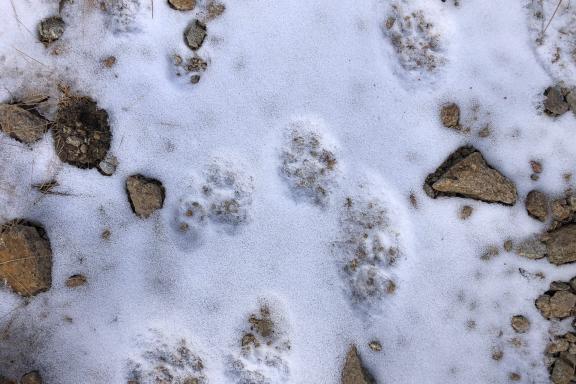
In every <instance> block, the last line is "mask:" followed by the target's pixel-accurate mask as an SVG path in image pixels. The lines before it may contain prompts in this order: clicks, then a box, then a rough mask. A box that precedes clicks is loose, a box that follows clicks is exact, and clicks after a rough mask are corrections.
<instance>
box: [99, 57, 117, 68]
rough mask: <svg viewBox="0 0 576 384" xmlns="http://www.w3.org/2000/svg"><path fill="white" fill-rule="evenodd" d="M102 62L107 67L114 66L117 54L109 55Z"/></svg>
mask: <svg viewBox="0 0 576 384" xmlns="http://www.w3.org/2000/svg"><path fill="white" fill-rule="evenodd" d="M102 64H103V65H104V66H105V67H106V68H112V67H113V66H114V65H115V64H116V56H108V57H106V58H105V59H104V60H102Z"/></svg>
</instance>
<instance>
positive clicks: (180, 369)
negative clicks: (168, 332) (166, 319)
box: [128, 331, 208, 384]
mask: <svg viewBox="0 0 576 384" xmlns="http://www.w3.org/2000/svg"><path fill="white" fill-rule="evenodd" d="M153 334H154V337H153V340H152V341H147V342H145V343H143V345H142V348H143V349H144V351H143V352H142V354H141V355H140V356H137V357H134V358H132V359H130V360H129V361H128V384H159V383H161V384H206V383H208V380H207V378H206V376H205V375H204V362H203V361H202V359H201V358H200V357H199V356H198V355H196V354H195V353H193V352H192V350H191V349H190V348H189V346H188V344H187V342H186V340H185V339H180V340H178V341H177V342H175V343H168V342H167V341H166V338H165V337H164V336H163V335H162V334H161V333H159V332H157V331H153Z"/></svg>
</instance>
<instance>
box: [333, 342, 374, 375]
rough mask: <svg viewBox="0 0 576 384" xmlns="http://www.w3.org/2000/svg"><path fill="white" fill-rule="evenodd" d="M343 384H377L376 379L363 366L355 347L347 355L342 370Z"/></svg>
mask: <svg viewBox="0 0 576 384" xmlns="http://www.w3.org/2000/svg"><path fill="white" fill-rule="evenodd" d="M341 384H375V381H374V379H373V378H372V376H371V375H370V374H369V373H368V371H367V370H366V368H364V366H363V365H362V360H360V356H359V355H358V350H357V349H356V346H355V345H352V346H351V347H350V349H349V350H348V354H347V355H346V361H345V362H344V368H343V369H342V380H341Z"/></svg>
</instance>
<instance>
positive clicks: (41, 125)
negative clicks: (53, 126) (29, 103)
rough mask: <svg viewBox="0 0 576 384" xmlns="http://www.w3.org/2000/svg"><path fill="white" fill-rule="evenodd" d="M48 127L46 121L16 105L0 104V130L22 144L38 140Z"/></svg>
mask: <svg viewBox="0 0 576 384" xmlns="http://www.w3.org/2000/svg"><path fill="white" fill-rule="evenodd" d="M48 125H49V122H48V120H46V119H44V118H42V117H40V116H39V115H37V114H35V113H33V112H30V111H27V110H26V109H24V108H21V107H19V106H18V105H12V104H0V129H2V131H3V132H4V133H6V134H7V135H9V136H10V137H12V138H13V139H16V140H18V141H20V142H22V143H26V144H32V143H34V142H36V141H38V140H40V139H41V138H42V136H43V135H44V133H45V132H46V130H47V129H48Z"/></svg>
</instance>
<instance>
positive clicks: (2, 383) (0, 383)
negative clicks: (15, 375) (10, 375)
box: [0, 376, 16, 384]
mask: <svg viewBox="0 0 576 384" xmlns="http://www.w3.org/2000/svg"><path fill="white" fill-rule="evenodd" d="M0 384H16V382H15V381H14V380H10V379H7V378H5V377H4V376H0Z"/></svg>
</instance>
